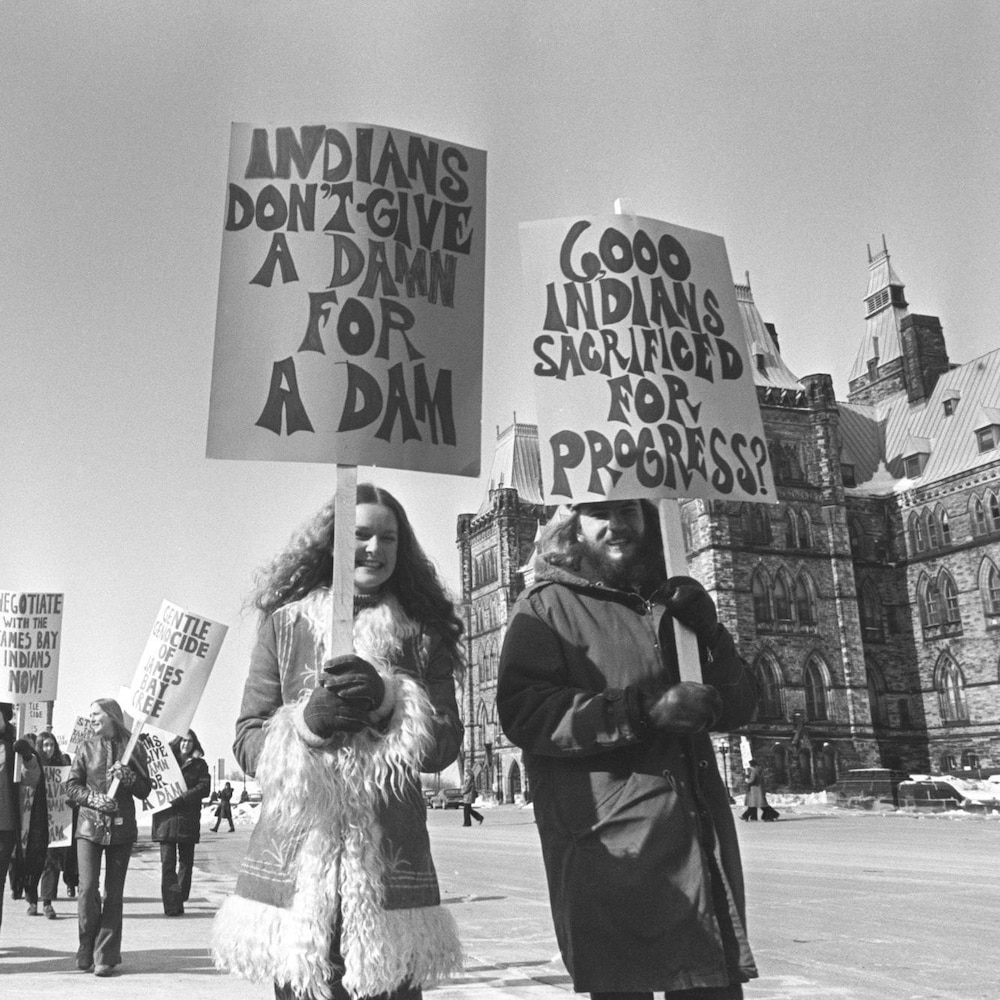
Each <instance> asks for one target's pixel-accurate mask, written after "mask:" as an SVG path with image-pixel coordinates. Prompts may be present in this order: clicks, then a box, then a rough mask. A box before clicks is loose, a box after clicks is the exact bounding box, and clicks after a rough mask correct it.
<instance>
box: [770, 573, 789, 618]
mask: <svg viewBox="0 0 1000 1000" xmlns="http://www.w3.org/2000/svg"><path fill="white" fill-rule="evenodd" d="M774 618H775V620H776V621H779V622H790V621H791V620H792V596H791V593H790V589H789V586H788V583H787V581H786V579H785V573H784V571H783V570H782V571H780V572H779V573H778V575H777V576H776V577H775V579H774Z"/></svg>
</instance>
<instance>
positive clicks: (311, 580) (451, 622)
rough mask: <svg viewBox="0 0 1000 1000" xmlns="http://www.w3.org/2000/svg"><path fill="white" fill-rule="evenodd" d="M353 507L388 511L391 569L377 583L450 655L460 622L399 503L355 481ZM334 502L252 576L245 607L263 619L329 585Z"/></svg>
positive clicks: (456, 646)
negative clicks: (394, 532)
mask: <svg viewBox="0 0 1000 1000" xmlns="http://www.w3.org/2000/svg"><path fill="white" fill-rule="evenodd" d="M356 503H357V504H377V505H378V506H380V507H385V508H386V509H387V510H390V511H392V513H393V516H394V517H395V518H396V524H397V526H398V543H397V547H396V568H395V569H394V570H393V573H392V576H391V577H390V578H389V579H388V580H387V581H386V582H385V583H384V584H383V585H382V590H383V591H388V592H389V593H391V594H392V595H393V596H394V597H395V598H396V599H397V600H398V601H399V603H400V605H401V606H402V608H403V610H404V611H405V612H406V614H407V615H408V616H409V617H410V618H412V619H413V620H414V621H415V622H417V624H419V625H423V626H427V625H430V626H434V627H435V628H436V629H437V630H438V631H440V632H441V635H442V637H443V638H444V639H445V640H446V642H447V643H448V644H449V646H451V647H452V648H453V649H454V650H455V651H458V640H459V636H461V634H462V621H461V619H460V618H459V617H458V615H457V614H456V613H455V607H454V605H453V604H452V602H451V600H450V598H449V597H448V594H447V591H446V590H445V588H444V585H443V584H442V583H441V580H440V579H439V577H438V574H437V570H436V569H435V568H434V564H433V563H432V562H431V561H430V559H429V558H428V557H427V555H426V554H425V553H424V550H423V548H421V546H420V543H419V542H418V541H417V539H416V536H415V535H414V534H413V527H412V525H411V524H410V519H409V518H408V517H407V516H406V511H405V510H404V509H403V506H402V504H400V502H399V501H398V500H397V499H396V498H395V497H394V496H393V495H392V494H391V493H390V492H389V491H388V490H384V489H382V488H381V487H378V486H373V485H372V484H371V483H358V490H357V500H356ZM333 522H334V500H333V499H331V500H330V501H329V502H328V503H326V504H325V505H324V506H323V507H322V508H320V510H319V511H318V512H317V513H316V515H315V516H314V517H313V518H312V520H310V521H309V522H308V523H307V524H305V525H304V526H303V527H302V528H301V529H300V530H299V531H298V532H296V534H295V535H293V536H292V539H291V541H290V542H289V544H288V546H287V548H285V550H284V551H283V552H281V553H279V554H278V555H277V556H275V558H274V559H273V560H272V561H271V562H270V564H269V565H267V566H266V567H264V568H263V569H262V570H261V571H260V572H259V573H258V575H257V586H256V588H255V589H254V591H253V594H252V595H251V598H250V604H251V605H252V606H253V607H254V608H256V609H257V610H259V611H260V612H261V614H262V615H263V616H265V617H266V616H267V615H270V614H272V613H273V612H275V611H277V610H278V608H281V607H284V606H285V605H286V604H290V603H291V602H292V601H297V600H299V599H300V598H303V597H305V596H306V594H310V593H312V591H314V590H316V588H317V587H329V586H330V582H331V580H332V578H333Z"/></svg>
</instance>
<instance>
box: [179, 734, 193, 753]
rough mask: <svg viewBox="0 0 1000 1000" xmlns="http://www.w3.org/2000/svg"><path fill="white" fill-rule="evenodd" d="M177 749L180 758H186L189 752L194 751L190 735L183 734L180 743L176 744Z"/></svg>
mask: <svg viewBox="0 0 1000 1000" xmlns="http://www.w3.org/2000/svg"><path fill="white" fill-rule="evenodd" d="M177 748H178V749H179V750H180V752H181V756H182V757H187V756H188V755H189V754H190V753H191V751H192V750H193V749H194V740H193V739H191V736H190V734H188V733H185V734H184V735H183V736H182V737H181V738H180V742H179V743H178V744H177Z"/></svg>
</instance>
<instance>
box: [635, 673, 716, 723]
mask: <svg viewBox="0 0 1000 1000" xmlns="http://www.w3.org/2000/svg"><path fill="white" fill-rule="evenodd" d="M640 704H641V709H640V710H641V712H642V717H643V721H644V722H645V724H646V725H647V726H649V727H650V728H652V729H655V730H657V731H658V732H661V733H700V732H701V731H702V730H704V729H710V728H711V727H712V724H713V723H714V722H715V720H716V719H718V718H719V716H720V715H722V697H721V695H720V694H719V692H718V691H716V690H715V688H714V687H712V686H711V685H709V684H695V683H694V681H682V682H681V683H680V684H674V685H673V687H668V688H666V689H665V690H660V691H656V692H643V693H642V694H641V695H640Z"/></svg>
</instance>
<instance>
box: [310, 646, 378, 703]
mask: <svg viewBox="0 0 1000 1000" xmlns="http://www.w3.org/2000/svg"><path fill="white" fill-rule="evenodd" d="M323 674H324V677H323V687H325V688H328V689H329V690H331V691H333V692H335V693H336V694H337V696H338V697H340V698H343V700H344V701H348V702H350V703H351V704H352V705H356V706H357V707H359V708H366V709H367V710H368V711H369V712H374V711H375V709H377V708H378V707H379V705H381V704H382V701H383V699H384V698H385V681H384V680H382V678H381V676H380V675H379V672H378V671H377V670H376V669H375V668H374V667H373V666H372V665H371V664H370V663H369V662H368V661H367V660H362V659H361V657H360V656H356V655H355V654H354V653H351V654H349V655H348V656H335V657H334V658H333V659H332V660H328V661H327V663H326V665H325V666H324V667H323Z"/></svg>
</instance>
